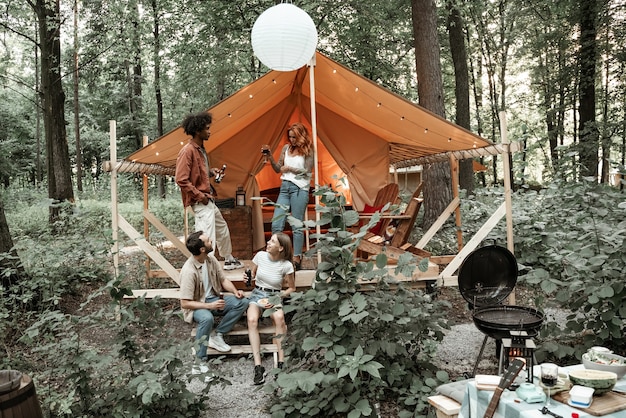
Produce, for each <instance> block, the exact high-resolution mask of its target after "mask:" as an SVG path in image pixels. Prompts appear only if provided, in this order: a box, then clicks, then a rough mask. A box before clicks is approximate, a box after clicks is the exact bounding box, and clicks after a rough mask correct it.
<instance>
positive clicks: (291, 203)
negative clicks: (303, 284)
mask: <svg viewBox="0 0 626 418" xmlns="http://www.w3.org/2000/svg"><path fill="white" fill-rule="evenodd" d="M287 138H288V143H287V144H286V145H285V146H284V147H283V149H282V151H281V152H280V157H279V158H278V162H276V161H274V157H272V154H269V155H268V158H269V161H270V163H271V164H272V168H273V169H274V171H275V172H277V173H281V176H280V178H281V180H282V183H281V185H280V193H279V194H278V199H277V202H276V206H275V207H274V217H273V219H272V233H274V234H275V233H277V232H282V231H283V230H284V228H285V220H286V216H285V214H286V212H287V210H286V208H288V209H289V210H291V215H292V216H293V217H294V218H296V219H299V220H300V221H304V212H305V211H306V208H307V205H308V203H309V188H310V185H311V172H312V171H313V143H312V141H311V138H310V136H309V132H308V131H307V129H306V127H305V126H304V125H303V124H301V123H300V122H296V123H294V124H293V125H291V126H290V127H289V129H287ZM293 229H294V230H293V250H294V256H293V262H294V265H295V266H296V270H299V269H300V265H301V263H302V246H303V244H304V234H303V233H302V229H300V228H293Z"/></svg>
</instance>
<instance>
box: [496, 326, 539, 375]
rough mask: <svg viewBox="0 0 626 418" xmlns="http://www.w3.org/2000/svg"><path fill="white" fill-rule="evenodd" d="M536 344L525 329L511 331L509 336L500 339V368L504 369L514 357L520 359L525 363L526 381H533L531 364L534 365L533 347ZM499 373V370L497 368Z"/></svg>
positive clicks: (534, 347)
mask: <svg viewBox="0 0 626 418" xmlns="http://www.w3.org/2000/svg"><path fill="white" fill-rule="evenodd" d="M536 348H537V346H536V345H535V342H534V341H533V340H532V337H531V336H529V335H528V334H527V333H526V331H511V338H503V339H502V347H501V348H500V368H501V369H502V370H505V369H506V368H507V367H509V364H510V363H511V362H513V360H514V359H516V358H519V359H522V360H523V361H524V363H525V365H526V366H525V367H524V368H525V369H526V381H527V382H528V383H533V366H534V365H535V349H536ZM498 372H500V374H501V370H498Z"/></svg>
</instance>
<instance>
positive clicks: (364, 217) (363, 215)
mask: <svg viewBox="0 0 626 418" xmlns="http://www.w3.org/2000/svg"><path fill="white" fill-rule="evenodd" d="M399 196H400V189H399V187H398V184H397V183H389V184H387V185H386V186H384V187H383V188H381V189H380V190H379V191H378V193H376V198H375V199H374V202H373V204H372V206H370V208H371V209H379V208H382V207H383V206H385V205H386V204H387V203H390V204H392V205H394V204H396V203H397V201H398V198H399ZM373 214H374V212H365V211H362V212H360V213H359V218H360V219H361V221H362V222H363V223H367V222H368V221H369V220H370V219H371V217H372V215H373ZM390 222H391V219H388V218H383V219H381V221H380V227H379V228H377V229H378V230H379V231H384V230H385V229H386V228H387V226H388V225H389V223H390Z"/></svg>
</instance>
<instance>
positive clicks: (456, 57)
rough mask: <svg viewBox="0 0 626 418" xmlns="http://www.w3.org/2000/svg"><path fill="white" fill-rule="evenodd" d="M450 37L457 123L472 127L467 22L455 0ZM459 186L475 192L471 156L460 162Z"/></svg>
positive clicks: (451, 4)
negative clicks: (466, 44) (466, 41)
mask: <svg viewBox="0 0 626 418" xmlns="http://www.w3.org/2000/svg"><path fill="white" fill-rule="evenodd" d="M448 12H449V14H448V37H449V39H450V53H451V55H452V62H453V63H454V97H455V99H456V124H457V125H459V126H462V127H463V128H465V129H468V130H469V129H470V101H469V96H470V92H469V69H468V66H467V50H466V48H465V34H464V28H465V24H464V22H463V20H462V19H461V14H460V13H459V9H458V8H457V7H456V6H455V5H454V3H453V2H451V1H449V2H448ZM459 186H460V187H461V189H465V190H466V191H467V193H468V194H472V193H473V192H474V167H473V160H472V159H471V158H468V159H465V160H461V161H460V163H459Z"/></svg>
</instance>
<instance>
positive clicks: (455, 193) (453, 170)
mask: <svg viewBox="0 0 626 418" xmlns="http://www.w3.org/2000/svg"><path fill="white" fill-rule="evenodd" d="M450 175H451V180H452V197H453V198H456V199H459V160H457V159H456V158H455V157H454V155H452V154H450ZM454 219H455V222H456V242H457V247H458V249H459V251H461V250H462V249H463V231H462V230H461V226H462V223H461V205H458V206H457V207H456V208H455V209H454Z"/></svg>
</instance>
